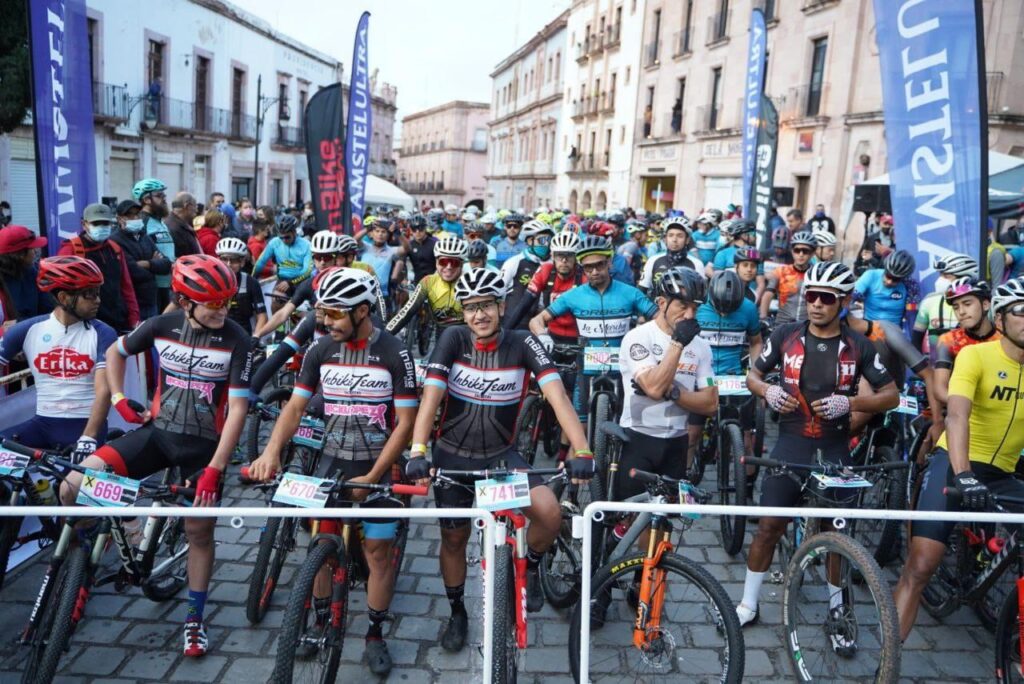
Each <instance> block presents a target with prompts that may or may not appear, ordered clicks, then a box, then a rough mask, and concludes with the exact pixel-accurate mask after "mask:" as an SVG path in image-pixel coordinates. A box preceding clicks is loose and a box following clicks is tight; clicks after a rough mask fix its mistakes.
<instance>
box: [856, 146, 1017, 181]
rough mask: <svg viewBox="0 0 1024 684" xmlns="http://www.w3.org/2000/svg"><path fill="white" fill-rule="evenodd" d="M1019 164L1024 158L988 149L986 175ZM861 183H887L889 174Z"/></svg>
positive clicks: (991, 174)
mask: <svg viewBox="0 0 1024 684" xmlns="http://www.w3.org/2000/svg"><path fill="white" fill-rule="evenodd" d="M1021 164H1024V159H1021V158H1020V157H1011V156H1010V155H1008V154H1003V153H1002V152H995V151H994V150H989V151H988V175H989V177H990V178H991V177H992V176H995V175H996V174H1000V173H1002V172H1004V171H1009V170H1010V169H1015V168H1017V167H1018V166H1020V165H1021ZM863 185H889V174H887V173H885V174H882V175H881V176H876V177H875V178H871V179H870V180H866V181H864V183H863Z"/></svg>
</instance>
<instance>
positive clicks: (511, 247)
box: [489, 235, 526, 268]
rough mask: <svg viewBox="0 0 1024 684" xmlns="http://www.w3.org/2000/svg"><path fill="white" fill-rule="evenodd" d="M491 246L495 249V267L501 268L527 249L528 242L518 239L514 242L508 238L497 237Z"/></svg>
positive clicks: (493, 239) (492, 240)
mask: <svg viewBox="0 0 1024 684" xmlns="http://www.w3.org/2000/svg"><path fill="white" fill-rule="evenodd" d="M489 246H490V247H493V248H494V252H495V256H494V265H495V266H497V267H498V268H501V266H502V265H503V264H504V263H505V262H506V261H508V260H509V259H511V258H512V257H514V256H516V255H517V254H519V253H520V252H522V251H523V250H524V249H526V241H525V240H521V239H518V240H516V241H515V242H512V241H511V240H509V239H508V237H502V236H497V235H496V236H495V237H493V238H492V239H491V242H490V245H489Z"/></svg>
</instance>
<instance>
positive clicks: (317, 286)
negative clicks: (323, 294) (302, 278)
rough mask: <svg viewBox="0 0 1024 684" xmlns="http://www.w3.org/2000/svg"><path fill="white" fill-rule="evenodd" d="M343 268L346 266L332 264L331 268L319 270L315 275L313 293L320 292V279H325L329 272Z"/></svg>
mask: <svg viewBox="0 0 1024 684" xmlns="http://www.w3.org/2000/svg"><path fill="white" fill-rule="evenodd" d="M342 268H344V267H343V266H331V267H330V268H325V269H324V270H322V271H317V272H316V275H315V276H313V293H314V294H315V293H316V292H318V291H319V290H320V281H321V280H323V279H324V276H326V275H327V274H328V273H334V272H335V271H339V270H341V269H342Z"/></svg>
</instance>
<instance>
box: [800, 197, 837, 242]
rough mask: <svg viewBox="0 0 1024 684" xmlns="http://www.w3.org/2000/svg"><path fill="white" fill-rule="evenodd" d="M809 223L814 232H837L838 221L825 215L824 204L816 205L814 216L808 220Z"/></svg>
mask: <svg viewBox="0 0 1024 684" xmlns="http://www.w3.org/2000/svg"><path fill="white" fill-rule="evenodd" d="M807 225H808V227H810V229H811V232H812V233H817V232H819V231H822V230H825V231H828V232H829V233H832V234H833V235H835V234H836V222H835V221H833V220H832V219H831V218H829V217H828V216H826V215H825V205H824V204H816V205H815V206H814V216H812V217H811V220H810V221H808V222H807Z"/></svg>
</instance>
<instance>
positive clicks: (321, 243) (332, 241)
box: [309, 230, 338, 254]
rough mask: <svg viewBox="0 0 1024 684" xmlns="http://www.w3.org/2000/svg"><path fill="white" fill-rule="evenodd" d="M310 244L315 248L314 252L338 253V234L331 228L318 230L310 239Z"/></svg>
mask: <svg viewBox="0 0 1024 684" xmlns="http://www.w3.org/2000/svg"><path fill="white" fill-rule="evenodd" d="M309 246H310V248H311V249H312V250H313V254H337V253H338V234H337V233H332V232H331V231H329V230H321V231H318V232H317V233H315V234H314V235H313V239H312V240H310V241H309Z"/></svg>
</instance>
